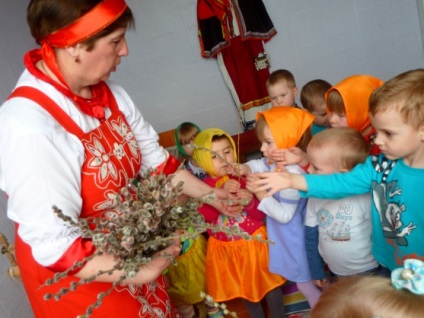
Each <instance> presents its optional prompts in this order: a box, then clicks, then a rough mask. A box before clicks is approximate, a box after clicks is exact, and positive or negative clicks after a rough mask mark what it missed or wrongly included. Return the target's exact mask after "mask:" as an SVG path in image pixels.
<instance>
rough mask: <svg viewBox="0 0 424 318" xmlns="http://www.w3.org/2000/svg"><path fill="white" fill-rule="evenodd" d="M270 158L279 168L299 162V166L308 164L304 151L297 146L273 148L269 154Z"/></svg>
mask: <svg viewBox="0 0 424 318" xmlns="http://www.w3.org/2000/svg"><path fill="white" fill-rule="evenodd" d="M271 158H272V160H274V161H275V162H276V163H277V166H278V167H279V168H280V167H282V166H285V165H292V164H299V165H301V166H306V165H307V164H308V161H307V159H306V153H305V152H304V151H303V150H302V149H300V148H297V147H292V148H288V149H277V150H274V151H273V152H272V154H271Z"/></svg>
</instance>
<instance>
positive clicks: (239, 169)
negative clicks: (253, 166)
mask: <svg viewBox="0 0 424 318" xmlns="http://www.w3.org/2000/svg"><path fill="white" fill-rule="evenodd" d="M227 173H228V174H229V175H232V176H235V177H238V176H243V175H248V174H249V173H251V170H250V168H249V166H248V165H245V164H242V163H233V164H229V165H228V166H227Z"/></svg>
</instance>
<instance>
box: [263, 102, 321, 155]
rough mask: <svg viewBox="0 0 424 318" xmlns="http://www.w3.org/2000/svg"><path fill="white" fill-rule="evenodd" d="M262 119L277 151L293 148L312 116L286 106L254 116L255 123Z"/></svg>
mask: <svg viewBox="0 0 424 318" xmlns="http://www.w3.org/2000/svg"><path fill="white" fill-rule="evenodd" d="M260 117H264V118H265V121H266V123H267V125H268V127H269V129H270V130H271V134H272V136H273V137H274V141H275V144H276V146H277V148H278V149H286V148H290V147H295V146H296V145H297V143H298V142H299V141H300V139H301V138H302V136H303V134H304V133H305V131H306V129H308V127H309V126H311V124H312V122H313V121H314V116H313V115H312V114H310V113H308V112H307V111H306V110H302V109H299V108H294V107H288V106H275V107H272V108H270V109H268V110H266V111H263V112H258V113H257V114H256V121H257V120H258V119H259V118H260Z"/></svg>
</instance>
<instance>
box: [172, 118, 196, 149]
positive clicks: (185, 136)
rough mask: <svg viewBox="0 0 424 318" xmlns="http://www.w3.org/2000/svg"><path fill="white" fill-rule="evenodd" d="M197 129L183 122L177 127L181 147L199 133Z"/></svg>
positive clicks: (191, 124)
mask: <svg viewBox="0 0 424 318" xmlns="http://www.w3.org/2000/svg"><path fill="white" fill-rule="evenodd" d="M199 131H200V130H199V128H198V126H196V125H195V124H193V123H190V122H184V123H182V124H181V125H180V126H179V127H178V131H177V136H178V141H179V142H180V144H181V145H182V146H185V145H186V144H189V143H191V142H192V141H193V140H194V138H195V137H196V136H197V134H198V133H199Z"/></svg>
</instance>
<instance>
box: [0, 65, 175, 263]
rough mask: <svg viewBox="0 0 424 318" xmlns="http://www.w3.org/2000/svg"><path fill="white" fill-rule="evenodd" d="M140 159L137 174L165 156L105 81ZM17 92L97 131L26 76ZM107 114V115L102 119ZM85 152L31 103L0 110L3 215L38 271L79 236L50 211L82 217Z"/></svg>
mask: <svg viewBox="0 0 424 318" xmlns="http://www.w3.org/2000/svg"><path fill="white" fill-rule="evenodd" d="M108 85H109V87H110V89H111V90H112V92H113V94H114V96H115V98H116V101H117V103H118V105H119V107H120V109H121V111H122V112H123V113H124V115H125V117H126V119H127V121H128V123H129V124H130V126H131V129H132V131H133V133H134V136H135V138H136V139H137V141H138V145H139V147H140V149H141V154H142V160H143V161H142V170H146V169H148V168H155V167H157V166H158V165H160V164H161V163H163V162H164V161H165V159H166V157H167V156H168V154H167V152H166V151H165V150H164V149H163V148H162V147H161V146H160V145H159V144H158V139H159V137H158V135H157V133H156V132H155V130H154V129H153V128H152V126H151V125H150V124H149V123H148V122H146V121H145V120H144V118H143V116H142V115H141V113H140V112H139V110H138V109H137V108H136V107H135V105H134V103H133V102H132V100H131V99H130V97H129V96H128V94H127V93H126V92H125V91H124V90H123V89H122V88H121V87H120V86H118V85H116V84H115V83H113V82H110V81H108ZM17 86H32V87H35V88H37V89H39V90H41V91H42V92H44V93H45V94H47V95H48V96H49V97H50V98H52V99H53V100H54V101H55V102H56V103H57V104H58V105H59V106H60V107H61V108H62V109H63V110H64V111H65V113H67V114H68V115H69V116H70V117H71V118H72V119H73V120H74V121H75V123H77V125H79V127H80V128H81V129H82V130H83V131H84V132H89V131H91V130H93V129H95V128H97V127H98V126H99V125H100V122H99V121H98V120H97V119H96V118H93V117H90V116H87V115H85V114H84V113H82V112H81V111H80V110H79V109H78V108H77V107H76V106H75V104H74V103H73V102H72V101H71V100H69V99H68V98H66V97H65V96H63V95H62V94H60V93H59V92H58V91H57V90H56V89H55V88H54V87H53V86H51V85H50V84H47V83H45V82H43V81H41V80H38V79H37V78H35V77H34V76H33V75H31V74H30V73H29V72H28V71H27V70H25V71H24V72H23V74H22V75H21V77H20V79H19V81H18V84H17ZM109 115H110V110H109V109H107V110H106V116H109ZM83 161H84V148H83V146H82V144H81V142H80V140H79V139H78V138H77V137H76V136H74V135H72V134H70V133H68V132H67V131H66V130H65V129H64V128H63V127H62V126H61V125H60V124H59V123H58V122H57V121H56V120H55V119H54V118H53V117H51V115H50V114H49V113H48V112H47V111H45V110H44V109H43V108H42V107H40V106H39V105H37V104H36V103H35V102H33V101H31V100H29V99H26V98H20V97H18V98H13V99H10V100H8V101H6V102H5V103H4V104H3V105H2V106H1V107H0V188H1V189H2V190H4V191H5V192H6V193H7V195H8V196H9V199H8V205H7V215H8V217H9V218H10V219H12V220H13V221H15V222H17V223H19V235H20V237H21V238H22V239H23V241H24V242H26V243H27V244H29V245H30V246H31V248H32V253H33V256H34V258H35V259H36V260H37V262H39V263H40V264H41V265H44V266H48V265H51V264H53V263H55V262H56V261H57V260H58V259H59V258H60V257H61V256H62V255H63V254H64V252H65V251H66V250H67V249H68V247H69V246H70V245H71V244H72V243H73V242H74V241H75V239H77V238H78V237H79V236H80V232H79V230H78V229H76V228H71V227H69V226H67V225H64V222H63V221H62V220H61V219H59V218H58V217H57V216H56V215H55V214H54V213H53V211H52V206H53V205H56V206H57V207H58V208H60V209H61V210H62V211H63V212H64V213H65V214H67V215H69V216H71V217H73V218H75V219H76V218H78V216H79V215H80V211H81V206H82V199H81V195H80V192H81V166H82V164H83Z"/></svg>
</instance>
